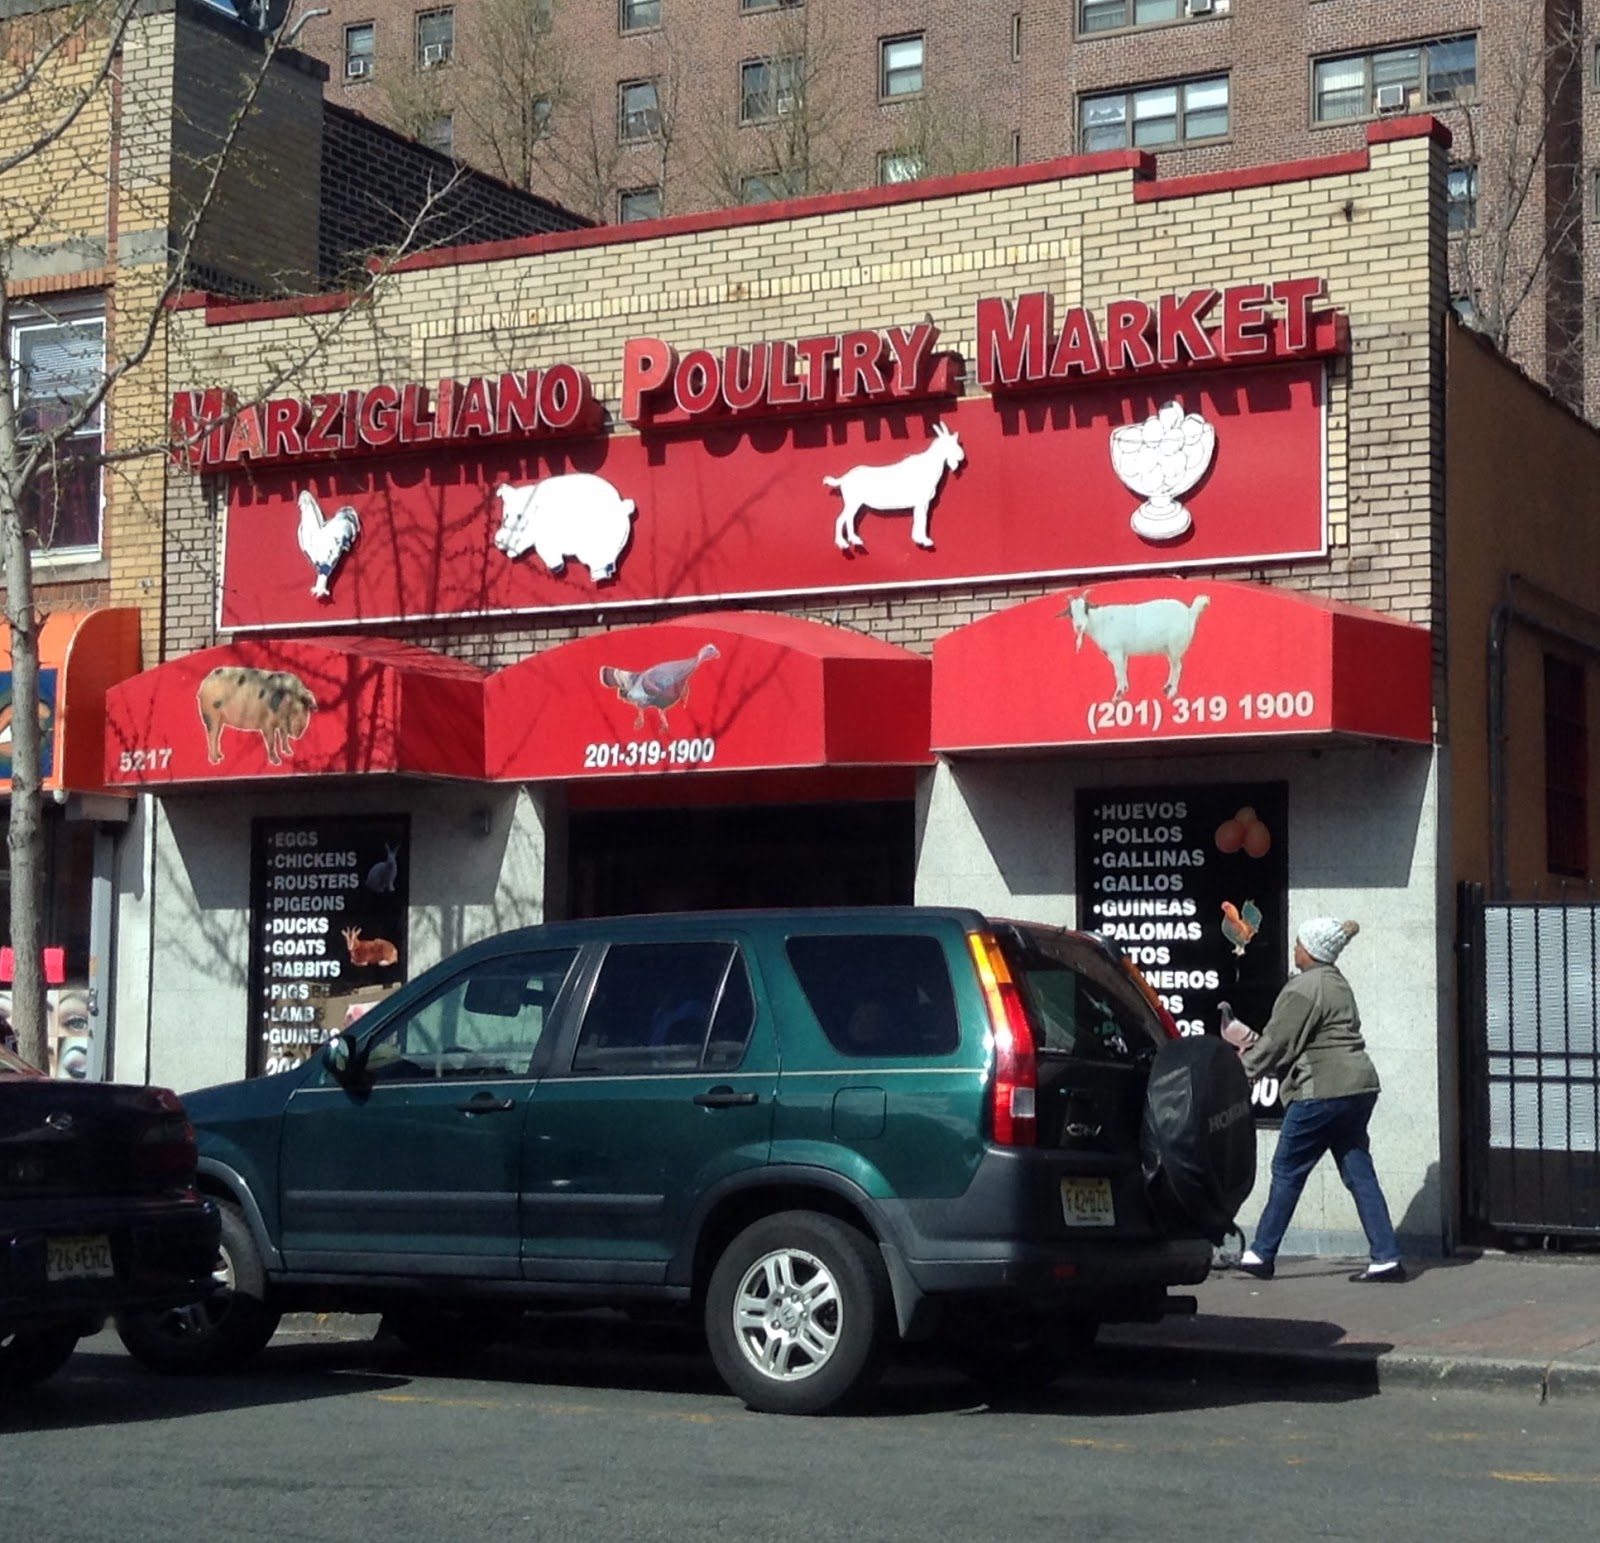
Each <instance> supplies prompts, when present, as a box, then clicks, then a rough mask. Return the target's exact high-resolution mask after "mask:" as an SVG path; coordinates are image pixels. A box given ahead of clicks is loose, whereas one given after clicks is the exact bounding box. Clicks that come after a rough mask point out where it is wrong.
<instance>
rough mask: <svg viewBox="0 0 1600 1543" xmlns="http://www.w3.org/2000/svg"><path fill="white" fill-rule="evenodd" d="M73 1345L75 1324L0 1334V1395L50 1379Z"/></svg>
mask: <svg viewBox="0 0 1600 1543" xmlns="http://www.w3.org/2000/svg"><path fill="white" fill-rule="evenodd" d="M77 1346H78V1329H77V1326H76V1325H75V1324H69V1325H67V1326H65V1327H59V1326H56V1327H50V1328H42V1329H13V1330H11V1331H10V1332H9V1333H0V1392H4V1393H14V1392H18V1391H20V1390H21V1389H23V1388H31V1387H33V1386H34V1384H35V1383H40V1382H43V1381H44V1380H45V1378H46V1377H53V1376H54V1375H55V1374H56V1373H57V1372H58V1371H60V1370H61V1368H62V1367H63V1366H65V1365H66V1364H67V1358H68V1357H69V1356H70V1355H71V1354H72V1352H73V1351H74V1350H75V1349H77Z"/></svg>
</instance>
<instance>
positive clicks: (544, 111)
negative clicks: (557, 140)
mask: <svg viewBox="0 0 1600 1543" xmlns="http://www.w3.org/2000/svg"><path fill="white" fill-rule="evenodd" d="M554 111H555V103H554V102H553V101H552V100H551V99H550V98H549V97H547V96H536V97H535V98H534V99H533V102H532V104H531V106H530V107H529V113H530V115H531V117H532V119H533V132H534V133H535V134H536V135H538V137H539V138H540V139H547V138H548V137H549V135H550V116H551V114H552V113H553V112H554Z"/></svg>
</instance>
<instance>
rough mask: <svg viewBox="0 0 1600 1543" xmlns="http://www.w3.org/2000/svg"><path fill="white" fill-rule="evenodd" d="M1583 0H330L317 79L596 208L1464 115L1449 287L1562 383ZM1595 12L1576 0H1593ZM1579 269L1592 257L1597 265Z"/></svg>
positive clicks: (1572, 333) (1585, 167) (1314, 146)
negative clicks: (1415, 116)
mask: <svg viewBox="0 0 1600 1543" xmlns="http://www.w3.org/2000/svg"><path fill="white" fill-rule="evenodd" d="M1585 9H1586V8H1585V7H1584V6H1583V5H1582V4H1581V0H1408V3H1406V4H1394V3H1392V0H1384V3H1380V0H970V3H965V4H956V3H951V0H873V3H871V4H867V3H864V0H455V3H454V4H451V5H440V4H437V3H433V0H420V3H419V0H330V12H331V14H329V15H328V16H327V17H325V18H322V19H319V20H315V21H313V22H312V23H310V24H309V25H308V26H307V28H306V31H305V39H306V46H307V47H308V48H309V49H310V50H311V51H313V52H315V53H317V54H318V55H320V56H321V57H322V58H324V59H326V60H327V61H328V63H329V66H330V77H329V84H328V90H329V93H330V94H331V95H332V97H333V98H334V99H335V100H337V101H339V102H342V103H345V104H347V105H349V106H352V107H355V108H357V109H358V110H360V111H361V112H364V113H368V114H370V115H372V116H374V117H376V118H378V119H380V120H382V121H385V122H390V123H397V124H400V125H402V126H404V127H405V128H406V129H407V130H408V131H409V132H412V133H416V134H418V135H420V136H421V137H423V138H425V139H427V140H428V141H429V142H431V143H433V144H434V145H436V146H437V147H439V148H441V149H443V150H445V151H448V152H449V153H451V154H454V155H456V156H458V157H460V158H461V159H462V160H464V161H466V162H468V163H470V164H473V165H477V166H483V167H486V168H488V169H489V170H491V171H493V172H494V173H495V174H496V175H498V176H503V177H506V178H508V179H509V180H511V181H513V182H518V183H520V184H521V185H523V186H530V187H535V188H538V189H540V190H542V191H547V192H549V193H551V194H552V196H554V197H556V198H558V199H559V200H561V201H562V202H564V203H567V204H569V205H570V206H572V207H575V208H579V209H582V210H584V211H585V212H586V213H588V214H589V215H591V216H592V217H594V218H596V219H600V220H605V221H629V220H643V219H653V218H657V217H660V216H662V215H669V216H670V215H679V214H685V213H692V212H696V211H701V210H705V209H710V208H717V207H723V206H727V205H731V204H738V203H751V202H759V201H765V200H771V199H781V198H787V197H792V196H799V195H803V194H808V193H824V192H832V191H839V190H843V189H848V188H859V187H865V186H870V185H872V184H874V183H886V182H894V181H899V180H904V179H909V178H920V177H930V176H933V177H937V176H943V175H949V174H954V173H960V172H964V171H973V170H981V169H984V168H988V167H997V166H1003V165H1010V164H1020V163H1023V162H1032V161H1040V160H1045V159H1048V158H1051V157H1055V156H1060V155H1067V154H1073V153H1080V152H1087V151H1095V150H1104V149H1112V148H1117V147H1122V146H1127V147H1131V148H1138V149H1144V150H1149V151H1152V152H1154V153H1155V154H1156V155H1157V157H1158V162H1159V165H1160V169H1161V174H1162V175H1163V176H1188V175H1203V174H1207V173H1212V172H1218V171H1224V170H1228V169H1230V168H1237V167H1242V166H1253V165H1260V164H1263V163H1265V162H1268V161H1275V162H1280V163H1284V162H1293V161H1295V160H1299V159H1303V158H1308V157H1321V156H1326V155H1328V154H1332V153H1337V152H1340V151H1347V152H1353V151H1354V150H1356V149H1357V148H1359V146H1360V144H1361V143H1362V134H1363V131H1364V129H1365V127H1366V126H1367V125H1368V124H1370V123H1372V122H1374V121H1382V119H1383V118H1384V117H1386V116H1390V115H1395V114H1404V113H1409V112H1418V111H1425V112H1428V113H1432V114H1435V115H1437V116H1438V117H1440V118H1441V119H1442V120H1443V121H1444V122H1446V123H1447V124H1448V125H1449V126H1450V128H1451V130H1452V133H1453V135H1454V141H1455V147H1456V148H1455V155H1454V161H1453V164H1452V166H1451V169H1450V175H1449V180H1448V184H1447V186H1448V200H1449V222H1450V228H1451V230H1452V233H1453V236H1454V238H1455V239H1454V240H1453V242H1452V261H1451V287H1452V291H1453V293H1454V294H1455V296H1456V297H1457V306H1458V310H1459V311H1460V312H1461V314H1462V315H1463V316H1465V317H1466V318H1467V319H1468V321H1469V323H1470V324H1471V325H1473V326H1475V327H1477V328H1479V329H1480V330H1482V331H1484V332H1485V333H1487V334H1488V335H1489V336H1490V337H1491V338H1493V339H1494V340H1495V341H1496V343H1497V344H1498V345H1499V346H1500V347H1501V348H1502V349H1503V350H1504V351H1506V352H1508V353H1510V354H1511V356H1512V357H1513V358H1514V359H1515V360H1517V362H1518V363H1520V364H1521V365H1522V366H1523V367H1524V368H1525V369H1526V370H1527V371H1528V372H1529V373H1530V374H1531V375H1533V376H1534V377H1535V378H1536V379H1538V380H1540V381H1542V382H1546V383H1548V384H1549V385H1550V386H1551V387H1552V389H1554V390H1555V391H1556V392H1557V393H1558V394H1559V395H1560V396H1561V397H1562V398H1563V399H1564V400H1567V401H1570V402H1572V403H1575V404H1578V405H1581V406H1583V407H1584V408H1585V410H1586V411H1587V412H1588V414H1589V415H1590V416H1591V417H1593V416H1595V415H1596V414H1597V413H1600V372H1597V371H1596V370H1595V369H1593V368H1586V365H1585V359H1586V355H1587V353H1588V345H1589V343H1590V341H1591V334H1593V333H1595V331H1596V329H1597V328H1600V276H1597V275H1595V274H1592V273H1590V272H1589V271H1588V267H1587V266H1586V258H1585V244H1586V243H1585V238H1586V235H1587V229H1588V223H1589V221H1590V220H1591V219H1594V218H1600V116H1597V115H1600V106H1597V105H1596V98H1597V96H1600V92H1597V89H1596V88H1597V85H1600V64H1597V62H1596V56H1595V53H1594V38H1593V35H1592V34H1593V27H1592V24H1591V23H1590V22H1589V21H1588V20H1587V19H1586V16H1585ZM1589 9H1592V8H1589ZM1589 266H1592V260H1591V261H1590V263H1589Z"/></svg>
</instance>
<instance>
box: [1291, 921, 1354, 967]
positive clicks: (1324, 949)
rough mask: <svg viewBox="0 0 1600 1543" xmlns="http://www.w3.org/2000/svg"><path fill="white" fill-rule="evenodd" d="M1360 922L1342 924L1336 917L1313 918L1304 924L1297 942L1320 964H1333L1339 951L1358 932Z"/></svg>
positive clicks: (1296, 935) (1298, 934) (1301, 926)
mask: <svg viewBox="0 0 1600 1543" xmlns="http://www.w3.org/2000/svg"><path fill="white" fill-rule="evenodd" d="M1360 931H1361V923H1360V922H1342V921H1340V920H1339V919H1338V917H1336V916H1313V917H1312V918H1311V920H1310V921H1308V922H1302V923H1301V924H1300V930H1299V931H1298V932H1297V933H1295V941H1296V942H1297V943H1299V945H1300V946H1301V947H1302V948H1303V949H1305V951H1306V952H1307V953H1308V954H1310V955H1311V957H1312V958H1313V959H1315V960H1317V961H1318V963H1320V964H1332V963H1333V961H1334V960H1335V959H1337V958H1338V957H1339V951H1340V949H1342V948H1343V947H1344V946H1345V944H1346V943H1348V942H1349V941H1350V939H1351V938H1353V937H1354V936H1355V935H1356V934H1357V933H1358V932H1360Z"/></svg>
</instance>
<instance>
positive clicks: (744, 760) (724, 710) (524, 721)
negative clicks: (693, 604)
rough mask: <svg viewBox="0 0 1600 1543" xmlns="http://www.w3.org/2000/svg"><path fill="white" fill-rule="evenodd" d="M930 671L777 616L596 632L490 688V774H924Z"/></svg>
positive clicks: (844, 634)
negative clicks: (885, 769) (850, 769)
mask: <svg viewBox="0 0 1600 1543" xmlns="http://www.w3.org/2000/svg"><path fill="white" fill-rule="evenodd" d="M931 673H932V666H931V665H930V664H929V662H928V660H927V659H926V658H924V657H923V656H921V655H920V654H914V653H911V652H910V651H909V650H908V649H904V648H897V647H895V646H894V645H893V644H890V643H884V642H881V641H879V640H878V639H876V638H871V637H866V636H864V635H862V634H861V633H856V632H849V631H846V630H845V629H844V628H842V627H830V626H826V625H824V624H823V623H821V622H813V621H805V620H802V619H800V618H798V617H793V616H783V615H779V614H776V613H773V612H754V611H746V612H723V613H720V614H717V613H713V614H710V615H705V616H695V617H682V618H675V619H674V620H672V621H669V622H661V623H657V624H655V625H653V626H647V627H627V628H621V629H619V630H617V631H614V632H606V633H599V634H596V635H594V636H591V637H586V638H580V639H577V640H576V641H574V642H571V643H563V644H561V645H560V646H559V647H556V648H552V649H547V650H546V651H545V652H544V653H541V654H535V655H534V656H533V657H532V658H530V659H525V660H523V661H522V662H521V663H520V664H514V665H511V666H510V667H509V668H507V669H504V670H500V671H498V672H497V673H495V674H493V675H491V676H490V677H489V678H488V680H487V681H486V682H485V685H484V731H485V743H486V752H487V757H486V759H487V770H488V775H489V776H490V777H491V778H496V779H505V780H521V779H527V780H544V779H555V780H561V781H568V780H581V779H585V778H594V777H612V778H627V779H635V780H637V779H641V778H655V777H658V776H662V775H667V774H671V773H675V772H693V773H717V772H741V771H752V770H778V769H781V770H794V769H797V768H806V767H825V766H834V767H838V766H862V767H868V766H922V765H930V764H931V763H932V760H933V756H932V754H931V752H930V751H929V749H928V691H929V680H930V677H931Z"/></svg>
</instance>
